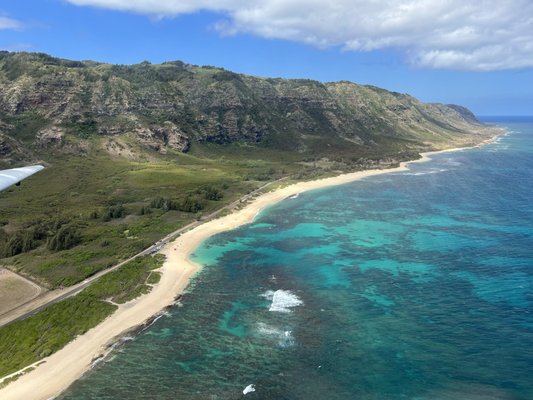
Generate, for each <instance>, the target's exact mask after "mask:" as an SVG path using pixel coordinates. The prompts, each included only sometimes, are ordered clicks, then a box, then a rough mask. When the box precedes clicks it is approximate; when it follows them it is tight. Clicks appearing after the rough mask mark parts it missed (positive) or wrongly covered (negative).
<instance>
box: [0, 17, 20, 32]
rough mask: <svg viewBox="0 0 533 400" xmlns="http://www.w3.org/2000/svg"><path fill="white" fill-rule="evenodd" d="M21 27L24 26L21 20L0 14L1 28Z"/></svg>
mask: <svg viewBox="0 0 533 400" xmlns="http://www.w3.org/2000/svg"><path fill="white" fill-rule="evenodd" d="M20 28H22V23H21V22H20V21H17V20H15V19H11V18H8V17H4V16H1V15H0V30H3V29H20Z"/></svg>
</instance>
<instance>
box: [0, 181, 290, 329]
mask: <svg viewBox="0 0 533 400" xmlns="http://www.w3.org/2000/svg"><path fill="white" fill-rule="evenodd" d="M286 179H287V177H283V178H281V179H278V180H275V181H271V182H268V183H266V184H264V185H263V186H261V187H259V188H258V189H255V190H253V191H252V192H250V193H248V194H246V195H244V196H242V197H241V198H239V199H237V200H235V201H233V202H232V203H230V204H228V205H226V206H224V207H222V208H219V209H218V210H216V211H214V212H212V213H211V214H208V215H206V216H205V217H202V218H201V219H200V220H198V221H194V222H191V223H190V224H188V225H185V226H184V227H181V228H179V229H176V230H175V231H174V232H171V233H169V234H168V235H166V236H165V237H163V238H162V239H160V240H158V241H157V242H156V243H155V244H153V245H152V246H150V247H148V248H146V249H144V250H143V251H141V252H139V253H137V254H135V255H134V256H132V257H130V258H128V259H127V260H124V261H121V262H120V263H118V264H116V265H114V266H112V267H110V268H107V269H105V270H103V271H100V272H98V273H97V274H95V275H93V276H91V277H89V278H87V279H85V280H84V281H83V282H80V283H78V284H76V285H72V286H69V287H67V288H64V289H57V290H53V291H48V292H45V293H43V294H42V295H40V296H38V297H36V298H34V299H32V300H30V301H28V302H26V303H23V304H20V305H19V306H17V307H15V308H13V309H11V310H9V311H7V312H5V313H4V314H0V327H2V326H4V325H7V324H10V323H12V322H15V321H20V320H22V319H25V318H28V317H30V316H32V315H34V314H36V313H38V312H39V311H42V310H44V309H45V308H46V307H48V306H50V305H52V304H55V303H57V302H59V301H61V300H64V299H66V298H68V297H72V296H75V295H77V294H78V293H79V292H81V291H82V290H83V289H85V288H86V287H87V286H89V285H90V284H92V283H93V282H95V281H96V280H98V279H100V278H101V277H102V276H104V275H106V274H108V273H110V272H112V271H114V270H116V269H117V268H120V267H122V266H123V265H124V264H127V263H128V262H130V261H132V260H134V259H135V258H137V257H139V256H145V255H150V254H155V253H157V252H158V251H159V250H161V248H162V247H163V246H164V245H166V244H167V243H168V242H170V241H172V240H174V239H175V238H176V237H178V236H180V235H181V234H183V233H185V232H187V231H189V230H191V229H194V228H196V227H197V226H199V225H201V224H203V223H204V222H206V221H209V220H211V219H213V218H216V217H217V216H219V215H220V214H221V213H223V212H225V211H232V210H233V209H234V208H236V207H239V206H240V205H242V203H245V202H247V201H248V200H250V199H252V198H254V197H255V196H256V195H257V194H259V193H260V192H261V191H262V190H263V189H265V188H266V187H267V186H269V185H273V184H275V183H277V182H281V181H283V180H286Z"/></svg>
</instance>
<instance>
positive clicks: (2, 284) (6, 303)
mask: <svg viewBox="0 0 533 400" xmlns="http://www.w3.org/2000/svg"><path fill="white" fill-rule="evenodd" d="M41 292H42V289H41V288H40V287H39V286H38V285H36V284H35V283H33V282H31V281H29V280H27V279H24V278H23V277H21V276H19V275H17V274H15V273H13V272H11V271H9V270H6V269H2V268H0V315H2V314H4V313H6V312H8V311H9V310H12V309H13V308H15V307H17V306H18V305H20V304H23V303H25V302H27V301H29V300H31V299H34V298H35V297H37V296H38V295H39V294H40V293H41Z"/></svg>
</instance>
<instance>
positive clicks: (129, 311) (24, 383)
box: [0, 141, 488, 400]
mask: <svg viewBox="0 0 533 400" xmlns="http://www.w3.org/2000/svg"><path fill="white" fill-rule="evenodd" d="M487 142H488V141H487ZM484 143H486V142H484ZM463 149H464V148H459V149H448V150H442V151H437V152H430V153H423V154H422V157H421V158H420V159H418V160H415V161H409V162H403V163H401V164H400V166H399V167H397V168H391V169H376V170H367V171H359V172H353V173H348V174H343V175H339V176H336V177H331V178H325V179H318V180H314V181H308V182H300V183H296V184H292V185H289V186H286V187H284V188H281V189H277V190H274V191H271V192H268V193H265V194H262V195H260V196H259V197H257V198H256V199H254V200H253V201H251V202H250V203H249V204H247V205H246V206H245V207H244V208H242V209H240V210H238V211H236V212H234V213H232V214H230V215H227V216H224V217H221V218H218V219H214V220H211V221H208V222H206V223H204V224H202V225H200V226H197V227H196V228H194V229H192V230H190V231H188V232H186V233H184V234H182V235H181V236H180V237H178V238H177V239H176V240H175V241H173V242H172V243H168V244H167V245H166V246H165V247H164V248H163V249H162V251H161V252H162V253H163V254H165V255H166V257H167V258H166V261H165V263H164V265H163V266H162V268H161V272H162V277H161V280H160V282H159V283H158V284H157V285H156V286H154V288H153V290H152V291H151V292H150V293H149V294H147V295H144V296H142V297H140V298H138V299H136V300H133V301H131V302H129V303H126V304H124V305H121V306H120V307H119V308H118V310H117V311H116V312H115V313H114V314H113V315H111V316H110V317H108V318H107V319H106V320H105V321H103V322H102V323H101V324H100V325H98V326H96V327H95V328H93V329H91V330H90V331H88V332H87V333H86V334H84V335H82V336H80V337H78V338H76V339H75V340H74V341H72V342H71V343H69V344H68V345H67V346H65V347H64V348H63V349H61V350H60V351H58V352H56V353H55V354H53V355H51V356H49V357H47V358H45V359H44V360H42V361H41V364H40V365H38V366H37V367H36V368H35V369H34V370H32V371H31V372H28V373H26V374H24V375H23V376H21V377H20V378H19V379H17V380H16V381H14V382H12V383H10V384H9V385H7V386H6V387H5V388H4V389H2V390H0V399H2V400H20V399H25V400H30V399H35V400H41V399H43V400H44V399H50V398H53V397H54V396H57V395H58V394H59V393H61V392H62V391H64V390H65V389H66V388H67V387H68V386H69V385H71V384H72V383H73V382H74V381H75V380H77V379H78V378H80V377H81V376H82V375H83V374H84V372H86V371H87V370H88V369H89V368H90V366H91V362H92V361H93V360H94V359H96V358H97V357H99V356H101V355H102V354H104V353H105V352H106V349H107V347H108V346H109V344H110V343H112V342H113V341H115V340H117V337H120V335H121V334H123V333H124V332H126V331H128V330H130V329H132V328H134V327H136V326H139V325H141V324H142V323H143V322H145V321H146V320H148V319H149V318H151V317H152V316H154V315H156V314H157V313H160V312H161V311H162V310H164V309H165V307H167V306H169V305H171V304H173V303H174V302H175V298H176V296H177V295H179V294H180V293H183V291H184V290H185V289H186V287H187V285H188V284H189V282H190V279H191V277H192V276H193V275H194V274H196V273H197V272H198V271H199V270H200V268H201V266H200V265H197V264H195V263H193V262H191V261H190V260H189V256H190V255H191V253H192V252H193V251H194V250H195V249H196V248H197V247H198V246H199V245H200V244H201V243H202V242H203V241H204V240H205V239H207V238H209V237H210V236H212V235H215V234H217V233H220V232H223V231H227V230H232V229H235V228H237V227H238V226H241V225H243V224H247V223H250V222H252V221H253V220H254V218H255V217H256V216H257V214H258V213H259V212H260V211H261V210H263V209H264V208H265V207H267V206H270V205H272V204H275V203H277V202H279V201H281V200H284V199H286V198H288V197H290V196H293V195H296V194H298V193H301V192H305V191H308V190H313V189H318V188H324V187H328V186H335V185H342V184H345V183H349V182H353V181H356V180H359V179H362V178H365V177H369V176H374V175H380V174H386V173H391V172H399V171H406V170H408V169H409V168H408V164H410V163H419V162H425V161H428V160H430V159H431V155H432V154H436V153H441V152H449V151H456V150H463Z"/></svg>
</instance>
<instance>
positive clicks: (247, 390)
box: [242, 384, 255, 394]
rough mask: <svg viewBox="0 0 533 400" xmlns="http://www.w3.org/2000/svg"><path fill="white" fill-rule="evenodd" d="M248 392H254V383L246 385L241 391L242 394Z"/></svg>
mask: <svg viewBox="0 0 533 400" xmlns="http://www.w3.org/2000/svg"><path fill="white" fill-rule="evenodd" d="M250 392H255V385H254V384H251V385H248V386H246V387H245V388H244V390H243V391H242V394H248V393H250Z"/></svg>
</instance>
